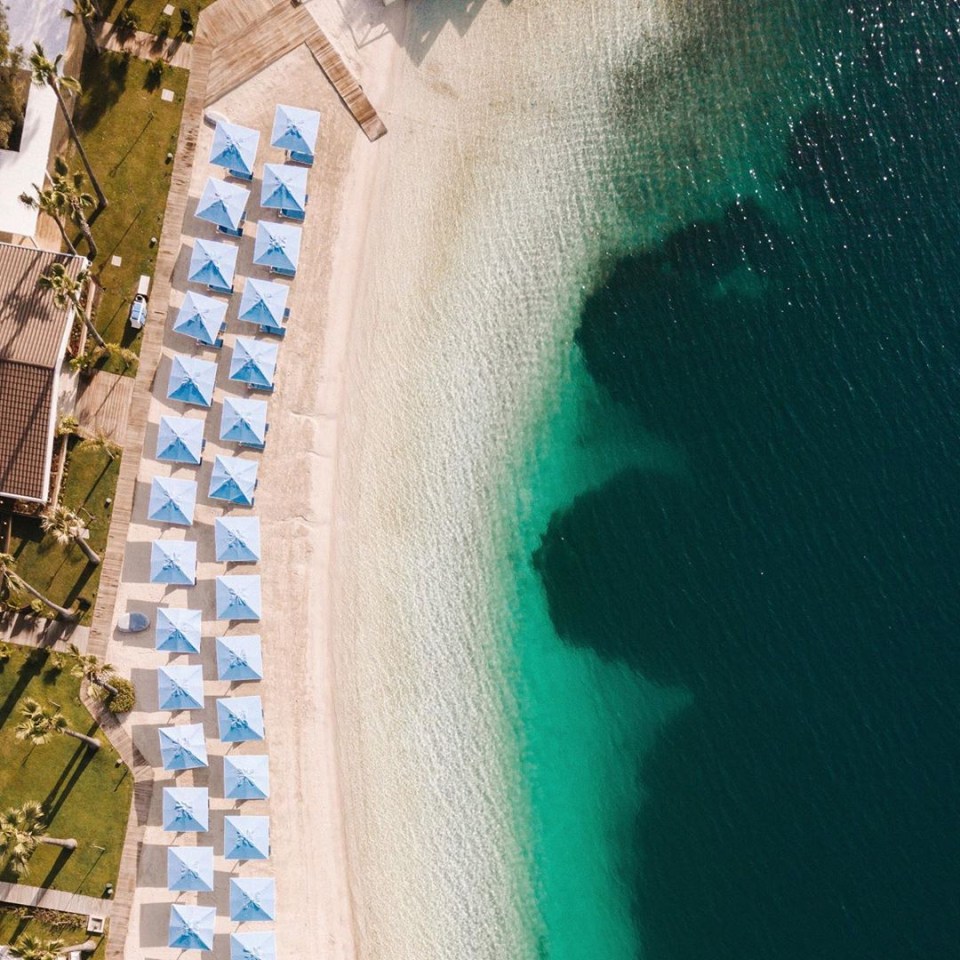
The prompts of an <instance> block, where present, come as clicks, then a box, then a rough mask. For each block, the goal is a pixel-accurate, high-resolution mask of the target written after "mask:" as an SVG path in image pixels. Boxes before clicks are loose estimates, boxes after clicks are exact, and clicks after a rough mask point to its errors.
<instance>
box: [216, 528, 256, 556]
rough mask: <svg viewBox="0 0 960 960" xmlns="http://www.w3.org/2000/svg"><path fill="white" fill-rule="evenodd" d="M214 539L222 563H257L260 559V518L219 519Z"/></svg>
mask: <svg viewBox="0 0 960 960" xmlns="http://www.w3.org/2000/svg"><path fill="white" fill-rule="evenodd" d="M213 539H214V543H215V545H216V551H217V560H218V561H219V562H220V563H255V562H256V561H257V560H259V559H260V518H259V517H217V518H216V520H214V522H213Z"/></svg>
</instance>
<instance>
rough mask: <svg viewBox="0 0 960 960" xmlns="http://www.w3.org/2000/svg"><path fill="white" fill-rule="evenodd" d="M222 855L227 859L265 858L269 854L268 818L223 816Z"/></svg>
mask: <svg viewBox="0 0 960 960" xmlns="http://www.w3.org/2000/svg"><path fill="white" fill-rule="evenodd" d="M223 855H224V857H226V859H227V860H266V859H267V858H268V857H269V856H270V818H269V817H224V820H223Z"/></svg>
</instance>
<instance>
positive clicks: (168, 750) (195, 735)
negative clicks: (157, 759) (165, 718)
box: [158, 723, 207, 770]
mask: <svg viewBox="0 0 960 960" xmlns="http://www.w3.org/2000/svg"><path fill="white" fill-rule="evenodd" d="M158 733H159V735H160V756H161V758H162V759H163V769H164V770H192V769H193V768H194V767H205V766H207V741H206V740H205V739H204V736H203V724H200V723H189V724H185V725H184V726H179V727H161V728H160V730H159V731H158Z"/></svg>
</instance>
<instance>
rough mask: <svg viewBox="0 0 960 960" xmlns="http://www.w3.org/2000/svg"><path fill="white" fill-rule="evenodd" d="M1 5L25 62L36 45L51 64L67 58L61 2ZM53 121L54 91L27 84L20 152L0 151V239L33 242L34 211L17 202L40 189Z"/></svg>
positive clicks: (23, 0)
mask: <svg viewBox="0 0 960 960" xmlns="http://www.w3.org/2000/svg"><path fill="white" fill-rule="evenodd" d="M0 2H3V0H0ZM5 2H6V8H7V22H8V23H9V26H10V44H11V46H15V47H16V46H21V47H23V52H24V57H29V55H30V53H31V52H32V51H33V44H34V42H36V41H39V42H40V44H41V45H42V47H43V50H44V53H46V55H47V56H48V57H49V58H50V59H51V60H53V59H54V58H55V57H56V56H57V55H58V54H61V53H66V50H67V42H68V40H69V37H70V26H71V21H70V20H68V19H67V18H66V17H64V16H62V15H61V12H60V11H61V10H62V9H63V7H64V0H5ZM56 116H57V98H56V96H54V93H53V91H52V90H51V89H50V88H49V87H42V88H41V87H35V86H33V85H32V84H31V86H30V95H29V97H28V99H27V109H26V113H25V117H24V124H23V138H22V140H21V142H20V149H19V150H0V234H11V235H13V236H21V237H32V236H33V235H34V233H36V230H37V211H36V210H31V209H30V208H29V207H27V206H25V205H24V204H22V203H21V202H20V199H19V197H20V194H21V193H32V192H33V188H32V184H34V183H36V184H38V185H39V186H41V187H42V186H43V177H44V172H45V171H46V169H47V164H48V163H49V159H50V142H51V140H52V139H53V127H54V122H55V121H56Z"/></svg>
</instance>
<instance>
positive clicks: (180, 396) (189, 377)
mask: <svg viewBox="0 0 960 960" xmlns="http://www.w3.org/2000/svg"><path fill="white" fill-rule="evenodd" d="M216 380H217V365H216V364H215V363H213V362H212V361H210V360H200V359H199V358H198V357H186V356H183V355H182V354H179V353H178V354H175V355H174V358H173V362H172V363H171V364H170V379H169V381H168V382H167V396H168V397H169V398H170V399H171V400H179V401H181V403H192V404H194V406H198V407H209V406H210V404H211V403H213V388H214V386H215V384H216Z"/></svg>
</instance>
